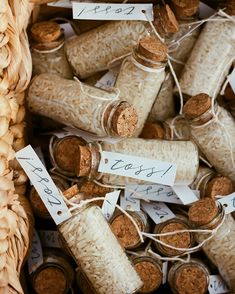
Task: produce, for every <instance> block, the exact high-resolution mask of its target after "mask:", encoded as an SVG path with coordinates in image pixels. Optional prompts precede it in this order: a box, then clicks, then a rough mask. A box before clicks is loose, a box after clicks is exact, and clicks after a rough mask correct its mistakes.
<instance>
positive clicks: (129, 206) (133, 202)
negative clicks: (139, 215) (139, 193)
mask: <svg viewBox="0 0 235 294" xmlns="http://www.w3.org/2000/svg"><path fill="white" fill-rule="evenodd" d="M120 205H121V207H122V208H123V209H125V210H131V211H140V200H139V199H135V197H133V193H132V192H130V191H129V190H127V189H125V191H124V196H122V197H121V201H120Z"/></svg>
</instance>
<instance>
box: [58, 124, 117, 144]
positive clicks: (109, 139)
mask: <svg viewBox="0 0 235 294" xmlns="http://www.w3.org/2000/svg"><path fill="white" fill-rule="evenodd" d="M63 130H64V131H65V132H67V133H68V134H70V135H75V136H79V137H82V138H83V139H84V140H85V141H87V142H88V143H90V142H95V141H104V142H108V143H111V144H116V143H117V142H119V141H121V140H122V138H112V137H98V136H96V135H94V134H91V133H88V132H86V131H83V130H80V129H76V128H73V127H65V128H64V129H63Z"/></svg>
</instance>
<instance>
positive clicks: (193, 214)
mask: <svg viewBox="0 0 235 294" xmlns="http://www.w3.org/2000/svg"><path fill="white" fill-rule="evenodd" d="M217 214H218V206H217V205H216V202H215V200H214V199H211V198H204V199H201V200H199V201H197V202H195V203H193V204H192V206H191V207H190V208H189V212H188V216H189V220H190V221H191V222H192V223H193V224H194V225H196V226H203V225H206V224H209V223H210V222H211V221H212V220H213V219H214V218H215V217H216V216H217Z"/></svg>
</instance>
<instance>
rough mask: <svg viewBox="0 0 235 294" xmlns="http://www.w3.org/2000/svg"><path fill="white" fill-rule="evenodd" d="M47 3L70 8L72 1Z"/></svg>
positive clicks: (62, 0) (63, 0) (64, 0)
mask: <svg viewBox="0 0 235 294" xmlns="http://www.w3.org/2000/svg"><path fill="white" fill-rule="evenodd" d="M47 5H48V6H54V7H62V8H72V3H71V1H70V0H61V1H55V2H50V3H47Z"/></svg>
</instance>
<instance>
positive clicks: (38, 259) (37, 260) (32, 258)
mask: <svg viewBox="0 0 235 294" xmlns="http://www.w3.org/2000/svg"><path fill="white" fill-rule="evenodd" d="M42 263H43V253H42V246H41V241H40V239H39V236H38V234H37V232H36V230H34V231H33V240H32V249H31V252H30V255H29V258H28V269H29V274H31V273H33V272H34V271H35V270H36V269H37V268H38V267H39V266H40V265H41V264H42Z"/></svg>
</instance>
